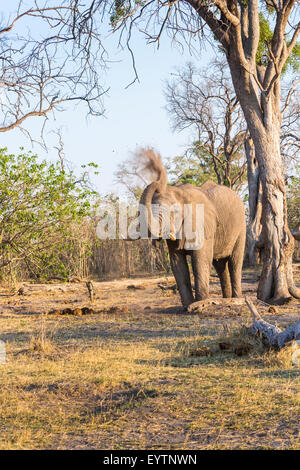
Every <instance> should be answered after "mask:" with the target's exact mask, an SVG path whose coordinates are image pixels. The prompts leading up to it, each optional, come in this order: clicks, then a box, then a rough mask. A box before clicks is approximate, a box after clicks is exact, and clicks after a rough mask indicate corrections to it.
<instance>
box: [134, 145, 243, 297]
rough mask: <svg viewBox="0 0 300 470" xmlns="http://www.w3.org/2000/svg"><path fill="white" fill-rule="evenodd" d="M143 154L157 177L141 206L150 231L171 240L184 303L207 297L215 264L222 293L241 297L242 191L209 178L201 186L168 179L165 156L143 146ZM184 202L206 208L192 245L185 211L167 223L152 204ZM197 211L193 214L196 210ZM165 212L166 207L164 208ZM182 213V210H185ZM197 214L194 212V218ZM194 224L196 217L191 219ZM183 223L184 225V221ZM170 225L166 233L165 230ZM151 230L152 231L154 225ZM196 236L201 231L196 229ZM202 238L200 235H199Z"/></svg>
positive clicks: (172, 254)
mask: <svg viewBox="0 0 300 470" xmlns="http://www.w3.org/2000/svg"><path fill="white" fill-rule="evenodd" d="M141 157H142V158H143V159H144V160H145V161H146V166H145V168H147V169H148V170H150V171H151V172H152V174H154V175H155V178H156V181H154V182H153V183H151V184H149V185H148V186H147V187H146V189H145V190H144V192H143V194H142V196H141V199H140V207H143V209H144V213H145V214H146V215H147V224H148V230H149V231H150V233H151V235H152V237H153V236H154V237H156V238H158V239H159V238H165V239H166V241H167V244H168V249H169V255H170V262H171V268H172V271H173V274H174V276H175V279H176V283H177V287H178V290H179V293H180V296H181V301H182V304H183V305H184V306H188V305H190V304H191V303H193V302H195V301H197V300H202V299H206V298H207V297H208V296H209V277H210V270H211V266H212V264H213V265H214V267H215V269H216V271H217V273H218V276H219V278H220V282H221V288H222V293H223V297H240V296H241V294H242V291H241V272H242V264H243V258H244V248H245V239H246V221H245V211H244V205H243V203H242V200H241V199H240V197H239V196H238V195H237V194H236V193H235V192H234V191H232V190H231V189H229V188H227V187H225V186H221V185H218V184H216V183H214V182H212V181H208V182H206V183H205V184H203V185H202V186H200V187H196V186H194V185H191V184H177V185H175V186H169V185H167V175H166V171H165V169H164V168H163V166H162V162H161V157H160V155H159V154H156V153H155V152H154V151H153V150H143V151H142V152H141ZM185 204H188V205H190V206H191V207H195V205H196V204H201V205H203V206H202V207H203V208H204V212H203V213H204V227H203V228H204V230H203V229H202V232H204V233H203V235H204V236H203V237H202V239H203V240H202V244H201V246H200V245H199V247H197V248H194V249H190V246H191V243H190V240H188V239H187V236H186V233H185V232H184V231H182V236H181V238H179V233H180V228H181V229H182V224H183V216H182V217H181V218H179V219H178V218H177V219H176V217H175V218H174V217H173V219H172V221H171V222H170V223H169V224H164V217H163V215H161V214H160V215H159V214H158V213H155V211H154V209H153V208H154V207H157V205H160V206H161V207H165V208H166V207H170V206H172V205H175V206H176V207H181V208H183V206H184V205H185ZM194 213H195V211H193V213H192V214H194ZM162 214H163V212H162ZM181 214H184V211H183V210H182V211H181ZM193 217H194V215H192V218H193ZM153 219H154V220H155V219H156V223H157V225H156V227H158V231H157V233H153V224H152V225H151V223H152V221H153ZM192 225H193V227H195V224H194V221H192ZM180 226H181V227H180ZM166 227H167V233H166ZM151 230H152V231H151ZM195 237H196V238H197V233H195ZM199 238H200V237H199ZM187 256H191V262H192V269H193V273H194V280H195V298H194V295H193V291H192V286H191V280H190V272H189V268H188V264H187V259H186V258H187Z"/></svg>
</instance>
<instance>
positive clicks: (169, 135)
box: [1, 34, 214, 194]
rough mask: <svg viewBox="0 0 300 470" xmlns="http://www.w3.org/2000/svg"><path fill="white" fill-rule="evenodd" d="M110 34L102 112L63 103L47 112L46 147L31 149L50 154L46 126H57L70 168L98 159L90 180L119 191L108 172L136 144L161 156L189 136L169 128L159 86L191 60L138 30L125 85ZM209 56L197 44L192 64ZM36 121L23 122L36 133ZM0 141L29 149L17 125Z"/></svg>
mask: <svg viewBox="0 0 300 470" xmlns="http://www.w3.org/2000/svg"><path fill="white" fill-rule="evenodd" d="M116 39H117V38H116V37H109V38H107V39H106V41H105V45H106V48H107V50H108V52H109V56H110V57H109V59H110V60H111V61H112V64H111V66H110V68H109V70H108V71H107V72H105V73H104V72H103V71H102V70H99V73H100V75H101V80H102V81H103V85H104V87H110V90H109V93H108V94H107V95H106V96H105V97H104V106H105V110H106V111H105V117H97V118H94V117H89V118H88V119H86V108H85V107H84V106H83V105H79V106H75V107H73V106H68V107H67V108H66V111H64V112H62V113H58V112H57V113H56V115H55V119H54V118H53V117H52V116H49V121H48V124H47V133H46V140H47V143H48V146H49V150H48V152H47V153H45V152H44V151H43V150H42V149H41V148H40V147H39V146H38V145H35V146H34V148H33V150H34V151H35V152H37V153H38V154H39V155H41V156H42V157H44V156H45V157H46V158H48V159H51V160H53V159H55V158H56V157H57V151H56V150H55V149H54V148H53V146H54V145H55V144H56V138H55V137H54V135H53V134H51V133H50V131H51V130H56V129H58V128H62V135H63V141H64V151H65V155H66V158H67V159H68V160H69V161H71V162H72V163H73V164H74V166H75V168H77V169H79V168H80V165H81V164H84V163H87V162H90V161H93V162H95V163H98V165H99V169H100V174H99V176H97V178H94V180H93V182H94V184H95V186H96V188H97V190H98V191H100V192H101V193H102V194H106V193H108V192H111V191H114V192H119V193H122V192H123V191H124V189H122V188H120V187H117V186H116V184H115V182H114V176H113V173H114V171H115V170H116V168H117V165H118V163H120V162H121V161H123V160H126V159H127V158H129V157H130V152H131V151H134V150H135V148H136V147H137V146H141V145H151V146H154V147H155V148H157V149H158V150H159V151H160V152H161V154H162V156H163V157H170V156H175V155H178V154H180V153H181V152H182V151H183V150H184V149H185V148H186V145H187V143H188V142H189V140H190V139H191V135H190V132H189V131H186V132H182V133H173V132H172V130H171V126H170V120H169V116H168V115H167V112H166V111H165V109H164V106H165V99H164V96H163V85H164V82H165V81H166V80H167V79H168V78H169V77H170V74H171V73H172V71H174V69H175V67H178V66H182V65H184V64H185V63H186V62H187V61H191V60H196V59H195V58H194V59H193V58H192V57H191V56H190V54H189V53H188V51H187V50H185V51H184V53H181V52H180V51H179V50H178V48H175V47H172V45H171V43H170V40H169V39H168V38H165V40H163V41H162V42H161V46H160V48H159V50H157V48H156V47H154V46H153V45H146V42H145V38H144V37H143V36H142V35H140V34H139V35H136V36H134V37H133V39H132V48H133V49H134V52H135V59H136V66H137V70H138V74H139V79H140V82H139V83H138V82H136V83H135V84H133V85H132V86H130V87H129V88H127V89H125V88H126V86H127V85H128V84H129V83H130V82H131V81H132V79H133V77H134V74H133V69H132V64H131V59H130V55H129V52H128V51H127V50H123V51H122V50H121V49H118V48H117V47H116ZM213 55H214V53H213V52H212V50H211V49H210V48H209V46H208V49H203V50H202V53H201V57H200V58H199V57H198V58H197V63H198V65H199V66H200V67H201V66H203V67H205V66H206V65H207V63H208V62H209V61H210V60H211V59H212V57H213ZM40 124H41V118H31V119H30V120H28V121H27V123H26V126H25V127H26V128H28V129H29V130H30V132H31V134H32V136H33V137H35V138H38V136H39V131H40ZM1 146H7V147H8V150H9V151H10V152H17V151H18V149H19V147H20V146H24V147H25V149H28V150H29V149H32V147H31V144H30V141H29V140H28V139H27V138H26V137H25V136H24V135H23V134H22V133H21V132H20V131H19V130H18V129H16V130H12V131H9V132H7V133H4V134H1ZM51 147H52V148H51Z"/></svg>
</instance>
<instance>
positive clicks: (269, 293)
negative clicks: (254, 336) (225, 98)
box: [228, 56, 300, 304]
mask: <svg viewBox="0 0 300 470" xmlns="http://www.w3.org/2000/svg"><path fill="white" fill-rule="evenodd" d="M228 60H229V65H230V70H231V76H232V80H233V84H234V88H235V92H236V95H237V97H238V99H239V101H240V104H241V107H242V109H243V112H244V116H245V119H246V122H247V126H248V129H249V132H250V136H251V138H252V140H253V144H254V148H255V155H256V158H257V161H258V166H259V176H260V181H261V185H262V219H261V220H262V233H261V244H262V245H263V268H262V273H261V277H260V281H259V286H258V293H257V297H258V298H259V299H261V300H264V301H267V302H269V303H278V304H282V303H284V302H286V301H288V300H290V298H291V295H293V296H295V297H299V298H300V289H297V288H296V287H295V285H294V282H293V276H292V268H291V262H292V255H293V249H294V239H293V236H292V234H291V232H290V230H289V228H288V222H287V204H286V189H285V178H284V170H283V164H282V158H281V155H280V128H281V113H280V84H279V82H277V83H276V85H274V86H273V89H272V91H271V92H270V93H268V94H267V93H265V92H264V93H262V95H261V98H260V100H259V98H258V91H257V86H256V84H254V83H253V80H252V78H251V76H250V75H249V74H248V73H246V72H245V71H244V72H243V73H241V70H240V66H239V64H237V62H236V57H234V56H232V57H231V56H229V58H228Z"/></svg>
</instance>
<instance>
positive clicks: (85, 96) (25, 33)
mask: <svg viewBox="0 0 300 470" xmlns="http://www.w3.org/2000/svg"><path fill="white" fill-rule="evenodd" d="M12 3H13V4H18V6H17V7H16V6H14V5H13V6H11V5H10V6H9V7H7V8H6V11H5V13H3V15H2V17H1V26H0V90H1V95H0V132H6V131H9V130H11V129H14V128H16V127H18V128H20V129H21V130H22V131H24V132H25V133H26V134H27V135H28V136H29V137H30V138H31V136H30V133H29V131H28V130H26V128H25V127H24V124H25V121H27V120H29V119H30V118H31V117H40V118H42V120H43V121H42V122H43V125H42V131H43V129H44V125H45V123H46V120H47V116H48V115H49V114H50V113H51V112H54V111H55V110H57V111H58V110H61V109H62V106H63V105H64V104H66V103H71V102H78V101H82V102H84V103H86V105H87V109H88V113H89V114H92V115H100V114H102V113H103V108H102V105H101V100H100V96H101V95H102V94H103V93H104V90H103V88H102V86H101V85H100V82H99V66H101V65H104V53H105V50H104V48H103V46H102V42H101V40H100V38H101V36H100V34H99V30H98V26H99V24H98V26H97V24H96V22H95V16H96V15H97V14H99V15H100V2H94V1H89V2H78V1H77V0H69V1H68V2H65V1H62V0H56V1H53V2H45V1H40V0H30V1H27V2H25V1H23V0H20V1H19V2H12ZM48 3H49V4H48ZM42 141H43V138H42Z"/></svg>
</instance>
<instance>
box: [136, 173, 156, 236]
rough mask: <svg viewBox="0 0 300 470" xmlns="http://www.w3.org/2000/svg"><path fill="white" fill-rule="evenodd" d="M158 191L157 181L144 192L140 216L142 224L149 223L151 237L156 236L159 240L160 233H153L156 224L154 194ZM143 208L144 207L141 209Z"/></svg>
mask: <svg viewBox="0 0 300 470" xmlns="http://www.w3.org/2000/svg"><path fill="white" fill-rule="evenodd" d="M157 189H158V183H157V182H156V181H155V182H153V183H151V184H149V186H147V188H146V189H145V190H144V192H143V194H142V196H141V199H140V216H141V223H143V224H145V223H147V227H148V232H149V234H150V236H151V235H154V236H155V237H156V238H159V233H153V230H154V224H153V214H152V207H151V205H152V198H153V196H154V193H155V192H156V191H157ZM141 206H142V207H141ZM145 210H146V213H145Z"/></svg>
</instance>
